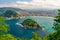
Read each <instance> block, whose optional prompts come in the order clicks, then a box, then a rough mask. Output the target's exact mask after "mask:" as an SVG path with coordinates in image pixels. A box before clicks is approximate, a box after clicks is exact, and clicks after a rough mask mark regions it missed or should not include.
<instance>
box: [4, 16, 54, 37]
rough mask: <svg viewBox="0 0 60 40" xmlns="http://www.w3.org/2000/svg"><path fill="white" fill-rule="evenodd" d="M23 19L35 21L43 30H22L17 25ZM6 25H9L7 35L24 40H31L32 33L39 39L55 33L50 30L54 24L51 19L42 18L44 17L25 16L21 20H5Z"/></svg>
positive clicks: (22, 28)
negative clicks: (37, 35)
mask: <svg viewBox="0 0 60 40" xmlns="http://www.w3.org/2000/svg"><path fill="white" fill-rule="evenodd" d="M25 19H32V20H34V21H36V22H37V23H38V24H39V25H40V26H42V27H43V28H44V30H40V29H38V30H33V29H24V27H21V26H20V25H17V24H16V23H18V22H23V21H24V20H25ZM5 22H6V23H7V24H9V25H10V31H9V33H11V34H13V35H15V36H17V37H24V38H31V37H32V35H33V34H32V32H37V33H38V34H39V35H41V37H45V36H46V35H48V34H49V33H53V32H55V30H54V29H53V28H52V27H53V23H54V18H53V17H44V16H26V17H24V18H23V17H22V18H21V19H14V20H5Z"/></svg>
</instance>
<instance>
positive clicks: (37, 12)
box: [0, 7, 57, 16]
mask: <svg viewBox="0 0 60 40" xmlns="http://www.w3.org/2000/svg"><path fill="white" fill-rule="evenodd" d="M6 10H15V11H17V12H18V13H19V14H20V15H21V16H56V15H57V10H56V9H44V8H41V9H28V10H26V9H20V8H13V7H2V8H0V14H2V13H4V12H5V11H6Z"/></svg>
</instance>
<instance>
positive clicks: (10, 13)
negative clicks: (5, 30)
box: [3, 10, 18, 17]
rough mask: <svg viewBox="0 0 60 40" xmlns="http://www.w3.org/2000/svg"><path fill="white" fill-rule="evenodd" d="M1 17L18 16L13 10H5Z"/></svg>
mask: <svg viewBox="0 0 60 40" xmlns="http://www.w3.org/2000/svg"><path fill="white" fill-rule="evenodd" d="M3 15H4V17H11V16H13V17H17V16H18V14H17V12H16V11H13V10H7V11H6V12H5V13H4V14H3Z"/></svg>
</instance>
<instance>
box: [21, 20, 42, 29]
mask: <svg viewBox="0 0 60 40" xmlns="http://www.w3.org/2000/svg"><path fill="white" fill-rule="evenodd" d="M20 24H22V25H23V26H24V28H25V29H27V28H33V29H36V28H40V29H43V27H41V26H40V25H39V24H38V23H37V22H36V21H34V20H32V19H26V20H24V21H23V22H22V23H20Z"/></svg>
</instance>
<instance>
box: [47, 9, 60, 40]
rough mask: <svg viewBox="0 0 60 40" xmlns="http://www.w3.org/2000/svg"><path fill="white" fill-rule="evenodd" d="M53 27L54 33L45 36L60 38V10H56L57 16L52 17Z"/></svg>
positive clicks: (48, 39) (51, 39)
mask: <svg viewBox="0 0 60 40" xmlns="http://www.w3.org/2000/svg"><path fill="white" fill-rule="evenodd" d="M54 21H55V22H54V27H53V28H54V29H55V30H56V32H55V33H52V34H49V35H48V36H47V40H60V10H58V16H56V17H55V19H54Z"/></svg>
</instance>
